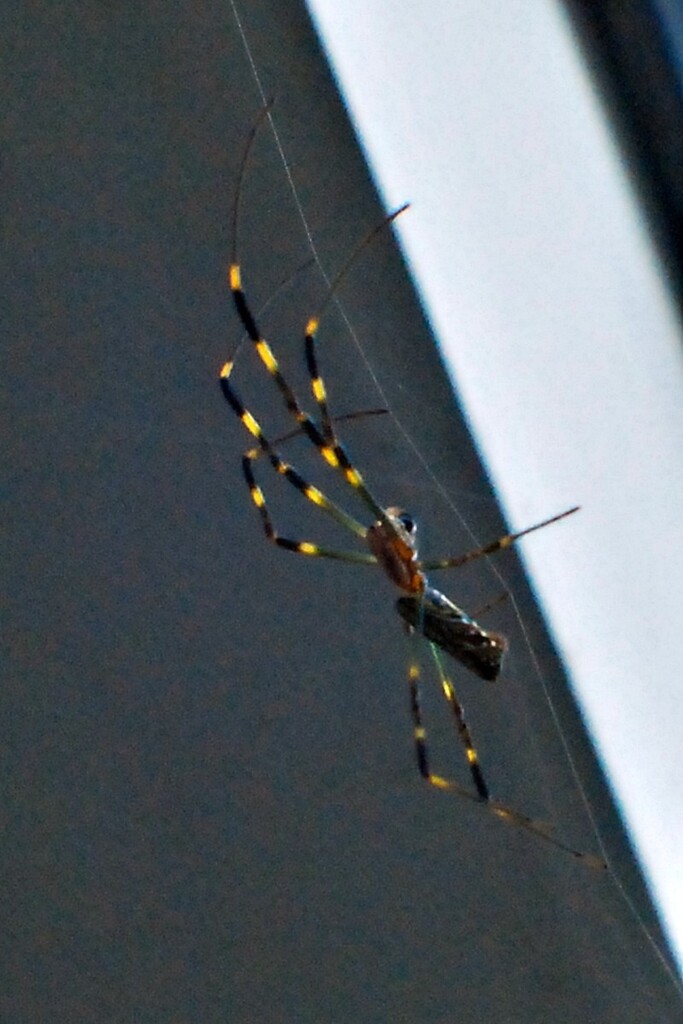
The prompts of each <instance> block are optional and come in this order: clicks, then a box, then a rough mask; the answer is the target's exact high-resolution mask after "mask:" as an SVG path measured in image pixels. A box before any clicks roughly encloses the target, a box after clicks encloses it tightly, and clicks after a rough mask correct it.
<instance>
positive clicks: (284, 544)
mask: <svg viewBox="0 0 683 1024" xmlns="http://www.w3.org/2000/svg"><path fill="white" fill-rule="evenodd" d="M263 454H264V449H259V448H253V449H251V451H248V452H245V454H244V455H243V457H242V472H243V473H244V479H245V480H246V483H247V487H248V489H249V495H250V497H251V500H252V502H253V503H254V505H255V506H256V508H257V510H258V513H259V515H260V517H261V524H262V526H263V532H264V533H265V535H266V537H267V539H268V540H269V541H271V542H272V543H273V544H276V545H277V546H278V547H280V548H284V549H285V551H293V552H294V553H295V554H298V555H311V556H313V557H314V558H335V559H337V561H339V562H354V563H356V564H360V565H376V564H377V559H376V558H375V556H374V555H371V554H369V553H367V552H364V551H338V550H335V549H333V548H324V547H321V546H320V545H319V544H315V543H313V542H312V541H308V540H290V539H289V538H288V537H281V536H280V534H279V533H278V532H277V530H276V529H275V526H274V525H273V520H272V518H271V515H270V512H269V511H268V505H267V504H266V499H265V496H264V494H263V491H262V490H261V488H260V487H259V485H258V483H257V482H256V478H255V477H254V472H253V468H252V467H253V463H254V462H255V461H256V459H258V458H259V457H260V456H261V455H263ZM267 455H268V458H269V459H270V462H271V465H273V466H274V467H275V469H276V472H278V473H281V474H282V475H284V476H285V478H286V479H287V480H289V482H290V483H291V484H293V485H294V486H295V487H296V489H297V490H298V491H300V492H301V494H303V496H304V497H305V498H307V499H308V500H309V501H311V502H313V504H314V505H317V506H318V507H320V508H323V509H325V510H326V511H328V512H330V513H331V514H332V515H334V518H335V519H337V520H338V521H340V522H342V523H343V524H344V525H348V523H347V519H348V518H349V517H347V516H346V513H345V512H343V511H342V510H341V509H338V507H337V506H335V505H334V503H333V502H330V501H329V499H327V498H325V495H324V494H322V492H321V491H319V490H318V488H317V487H313V486H312V485H311V484H309V483H307V482H306V481H305V480H304V479H303V477H302V476H301V475H300V474H299V473H298V472H297V470H295V469H294V467H293V466H290V465H288V464H287V463H284V462H282V460H280V459H279V457H278V456H275V458H276V459H277V460H278V463H277V465H276V463H275V462H274V457H273V455H272V454H271V453H270V452H269V453H267ZM337 513H341V516H342V517H343V518H340V516H339V515H338V514H337Z"/></svg>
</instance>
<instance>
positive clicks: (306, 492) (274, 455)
mask: <svg viewBox="0 0 683 1024" xmlns="http://www.w3.org/2000/svg"><path fill="white" fill-rule="evenodd" d="M231 370H232V364H231V362H226V364H225V365H224V366H223V368H222V370H221V372H220V385H221V389H222V392H223V395H224V397H225V399H226V401H227V402H228V404H229V406H230V408H231V409H232V411H233V412H234V414H236V415H237V416H238V418H239V419H240V421H241V423H242V424H243V426H244V427H245V429H246V430H248V431H249V433H250V434H251V435H252V436H253V437H255V438H256V440H257V441H258V444H259V449H255V450H252V451H249V452H247V453H245V456H244V457H243V462H242V468H243V472H244V476H245V479H246V481H247V485H248V487H249V494H250V496H251V499H252V502H253V503H254V505H255V506H256V508H257V509H258V510H259V513H260V515H261V519H262V522H263V526H264V529H265V532H266V537H267V538H268V539H269V540H271V541H273V543H276V544H279V546H280V547H287V548H288V549H289V550H290V551H294V550H296V551H299V553H300V554H308V555H316V554H322V553H323V549H318V548H317V547H316V545H314V544H309V543H308V542H291V541H287V542H285V539H284V538H280V537H279V535H278V534H276V531H275V529H274V527H273V525H272V520H271V518H270V515H269V513H268V510H267V506H266V504H265V498H264V496H263V492H262V490H261V488H260V486H259V485H258V483H257V482H256V479H255V477H254V473H253V470H252V466H251V464H252V462H254V461H255V460H256V459H258V458H259V457H260V456H261V455H264V456H265V457H266V458H267V459H268V462H269V463H270V465H271V466H272V468H273V469H274V471H275V472H276V473H279V474H280V475H281V476H284V477H285V479H286V480H288V481H289V482H290V483H291V484H292V486H294V487H295V488H296V489H297V490H298V492H299V493H300V494H302V495H303V497H304V498H306V499H307V500H308V501H309V502H311V503H312V504H313V505H315V506H317V508H321V509H323V511H324V512H327V513H328V515H330V516H332V518H333V519H335V520H336V521H337V522H339V523H340V524H341V525H342V526H345V527H346V528H347V529H349V530H350V531H351V532H352V534H355V535H356V536H357V537H360V538H362V539H364V540H365V538H366V535H367V532H368V531H367V529H366V527H365V526H364V525H362V523H360V522H358V521H357V519H354V518H353V516H350V515H348V513H347V512H345V511H344V510H343V509H342V508H340V506H339V505H337V504H336V503H335V502H333V501H331V500H330V499H329V498H328V497H327V496H326V495H324V494H323V492H322V490H319V489H318V488H317V487H316V486H314V485H313V484H312V483H309V482H308V481H307V480H305V479H304V477H303V476H301V474H300V473H299V472H298V470H296V469H295V468H294V466H292V465H291V463H289V462H286V461H285V460H284V459H283V458H282V456H281V455H280V453H279V452H278V450H276V449H275V447H274V446H273V445H272V444H271V443H270V441H269V440H268V439H267V438H266V436H265V434H264V433H263V431H262V429H261V426H260V424H259V422H258V421H257V420H256V418H255V417H254V416H253V415H252V414H251V413H250V412H249V410H248V409H246V407H245V406H244V404H243V402H242V400H241V398H240V396H239V395H238V393H237V391H236V390H234V388H233V386H232V384H231V382H230V379H229V378H230V373H231ZM315 429H316V428H315ZM345 554H347V555H348V560H352V561H359V562H365V563H367V564H373V563H374V562H375V558H374V556H372V555H368V554H360V553H357V552H355V553H353V552H348V553H345ZM327 557H337V555H334V554H332V555H331V554H328V556H327Z"/></svg>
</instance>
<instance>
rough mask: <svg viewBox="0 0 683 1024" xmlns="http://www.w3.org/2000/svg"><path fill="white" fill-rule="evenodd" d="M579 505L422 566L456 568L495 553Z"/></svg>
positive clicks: (560, 517)
mask: <svg viewBox="0 0 683 1024" xmlns="http://www.w3.org/2000/svg"><path fill="white" fill-rule="evenodd" d="M579 507H580V506H579V505H575V506H574V508H568V509H567V510H566V512H560V514H559V515H557V516H552V517H551V518H550V519H544V520H543V522H542V523H535V524H534V525H533V526H529V527H527V529H526V530H520V532H519V533H506V534H505V536H504V537H499V538H498V539H497V540H494V541H492V542H491V543H490V544H485V545H484V546H483V547H480V548H474V549H473V550H472V551H466V552H465V554H464V555H456V556H455V557H454V558H439V559H435V560H431V561H425V562H423V563H422V568H423V569H424V570H425V571H426V572H429V571H431V570H432V569H457V568H458V567H459V566H461V565H465V563H466V562H473V561H474V560H475V559H477V558H482V557H483V556H484V555H495V554H496V552H498V551H503V550H504V549H505V548H509V547H511V546H512V545H513V544H514V543H515V541H518V540H519V539H520V538H521V537H526V536H527V534H529V533H534V532H535V531H536V530H542V529H543V528H544V527H546V526H550V525H551V524H552V523H558V522H559V521H560V519H565V518H566V517H567V516H571V515H573V514H574V512H578V511H579Z"/></svg>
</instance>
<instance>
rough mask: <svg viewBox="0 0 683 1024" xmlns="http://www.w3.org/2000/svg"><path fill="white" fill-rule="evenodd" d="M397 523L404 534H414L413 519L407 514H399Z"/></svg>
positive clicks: (415, 524) (415, 526)
mask: <svg viewBox="0 0 683 1024" xmlns="http://www.w3.org/2000/svg"><path fill="white" fill-rule="evenodd" d="M398 521H399V523H400V524H401V526H402V527H403V528H404V530H405V531H406V533H415V530H416V529H417V523H416V522H415V520H414V519H413V517H412V516H411V515H410V513H409V512H401V513H400V514H399V516H398Z"/></svg>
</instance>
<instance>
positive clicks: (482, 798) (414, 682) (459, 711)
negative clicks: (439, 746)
mask: <svg viewBox="0 0 683 1024" xmlns="http://www.w3.org/2000/svg"><path fill="white" fill-rule="evenodd" d="M430 648H431V649H432V656H433V657H434V661H435V664H436V666H437V670H438V673H439V679H440V682H441V688H442V690H443V693H444V696H445V698H446V700H447V701H448V704H449V706H450V708H451V710H452V712H453V716H454V718H455V723H456V727H457V731H458V736H459V738H460V741H461V742H462V745H463V747H464V750H465V754H466V757H467V763H468V765H469V769H470V775H471V777H472V782H473V783H474V789H475V792H472V790H470V789H467V788H466V787H465V786H462V785H460V783H458V782H455V781H454V780H451V779H446V778H444V777H443V776H441V775H434V774H433V773H432V771H431V769H430V765H429V753H428V748H427V730H426V729H425V727H424V723H423V720H422V707H421V704H420V667H419V664H418V661H417V659H415V658H413V660H412V661H411V663H410V666H409V669H408V685H409V688H410V712H411V716H412V720H413V737H414V740H415V754H416V757H417V766H418V770H419V772H420V775H421V776H422V778H423V779H425V780H426V781H427V782H429V783H430V785H432V786H436V787H437V789H449V790H453V791H455V792H456V793H458V794H459V795H460V796H464V797H467V798H468V799H469V800H474V801H476V802H484V803H485V802H487V801H488V799H489V790H488V786H487V785H486V782H485V781H484V776H483V774H482V771H481V768H480V766H479V759H478V757H477V752H476V750H475V747H474V744H473V742H472V736H471V734H470V731H469V727H468V725H467V722H466V721H465V715H464V712H463V708H462V705H461V704H460V702H459V701H458V699H457V697H456V695H455V690H454V689H453V685H452V683H451V682H450V680H449V679H448V677H447V676H446V673H445V671H444V669H443V666H442V664H441V660H440V658H439V656H438V654H437V652H436V650H435V649H434V646H433V645H432V644H430Z"/></svg>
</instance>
